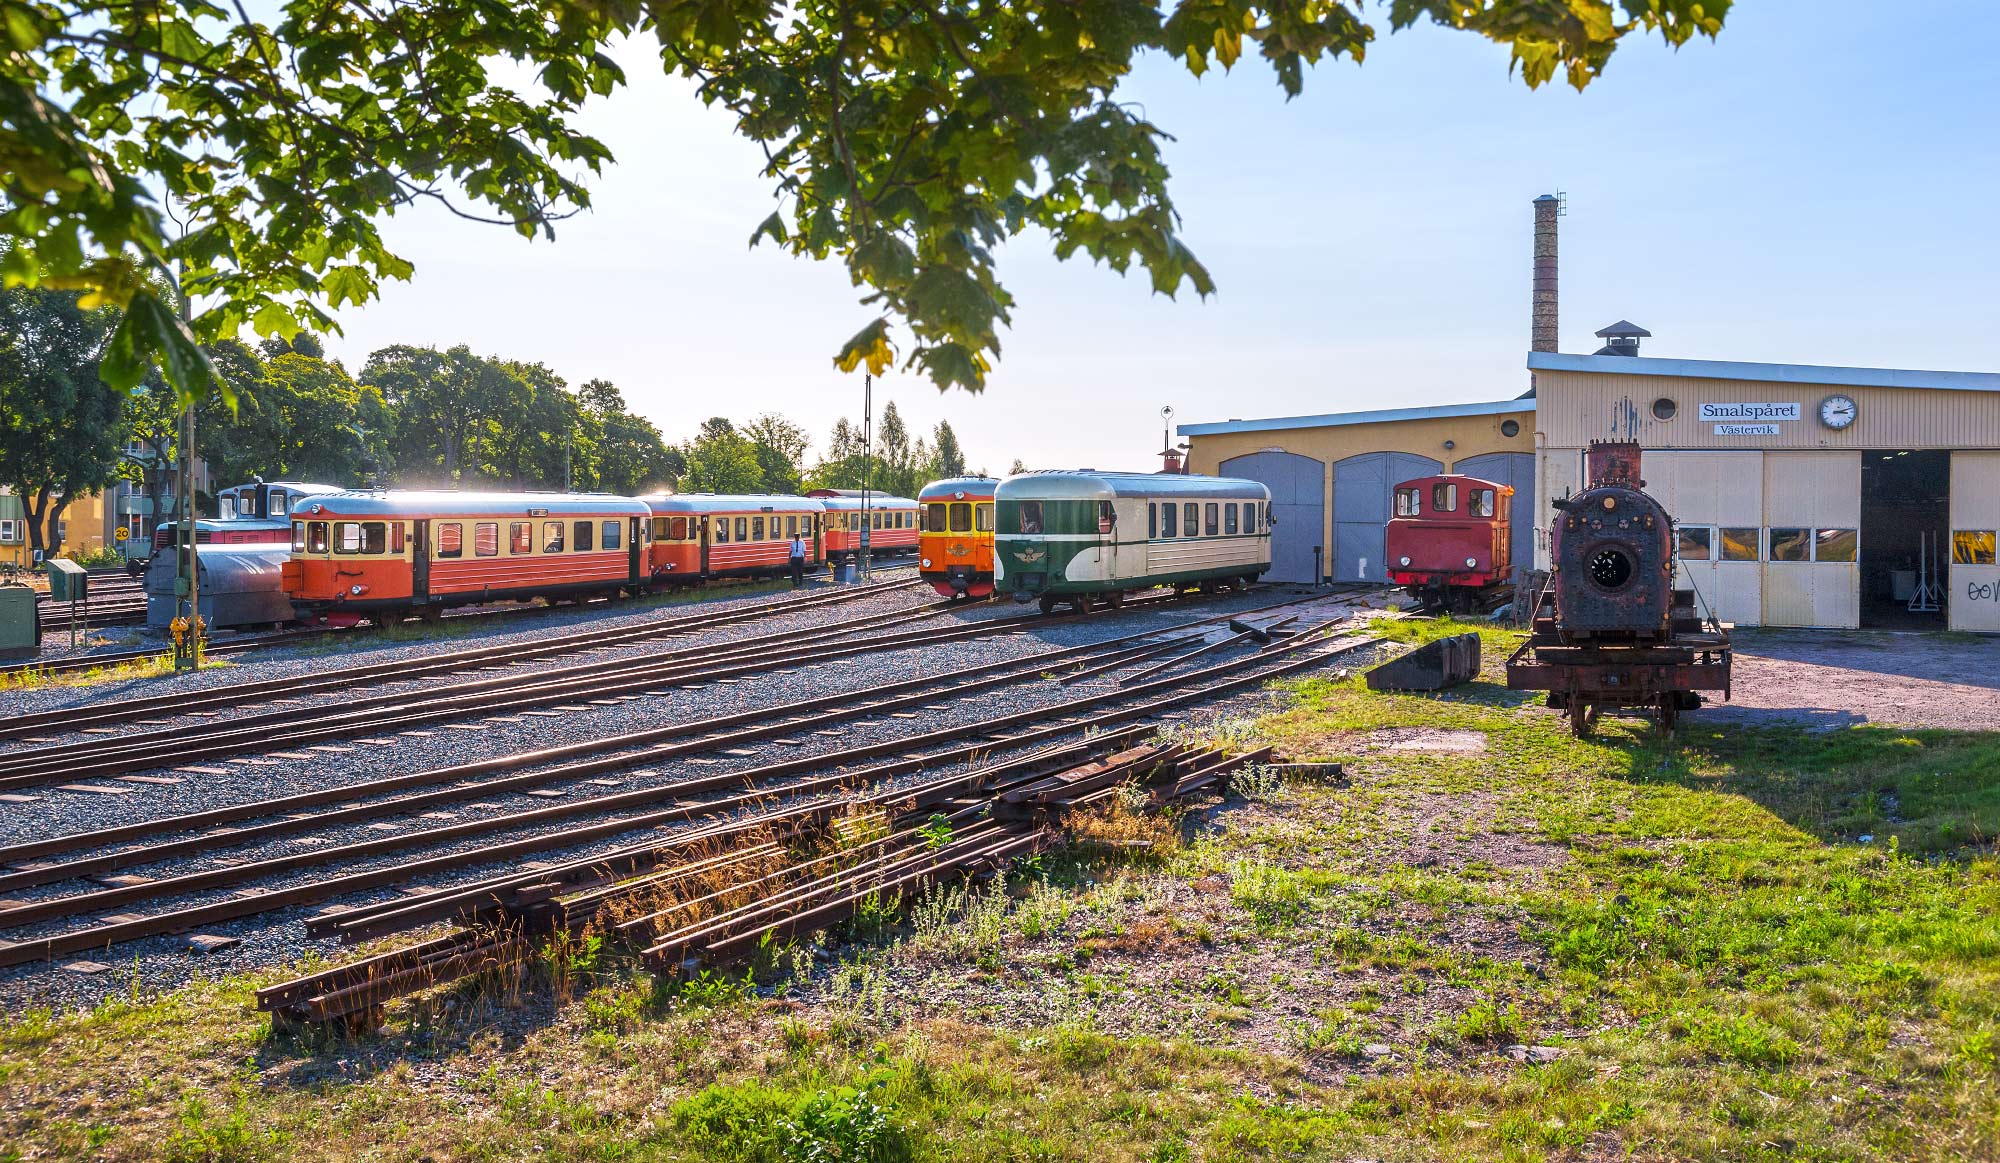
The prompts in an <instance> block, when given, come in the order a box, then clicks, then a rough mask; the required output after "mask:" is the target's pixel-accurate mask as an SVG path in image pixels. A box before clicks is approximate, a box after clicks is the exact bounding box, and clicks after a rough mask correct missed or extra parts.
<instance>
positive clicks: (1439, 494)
mask: <svg viewBox="0 0 2000 1163" xmlns="http://www.w3.org/2000/svg"><path fill="white" fill-rule="evenodd" d="M1431 512H1433V513H1456V512H1458V486H1457V485H1432V486H1431Z"/></svg>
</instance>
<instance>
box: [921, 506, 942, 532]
mask: <svg viewBox="0 0 2000 1163" xmlns="http://www.w3.org/2000/svg"><path fill="white" fill-rule="evenodd" d="M944 510H945V506H944V504H943V503H942V502H934V503H932V504H929V505H925V506H924V532H926V533H942V532H944V522H945V516H944Z"/></svg>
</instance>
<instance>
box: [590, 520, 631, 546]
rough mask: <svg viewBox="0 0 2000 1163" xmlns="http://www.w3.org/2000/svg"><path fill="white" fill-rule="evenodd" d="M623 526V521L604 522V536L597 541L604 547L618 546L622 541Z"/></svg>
mask: <svg viewBox="0 0 2000 1163" xmlns="http://www.w3.org/2000/svg"><path fill="white" fill-rule="evenodd" d="M624 527H625V522H623V521H606V522H605V523H604V536H603V537H601V538H599V539H598V542H597V543H598V544H599V545H602V546H603V547H604V548H606V549H618V548H620V547H621V544H622V542H623V541H624V536H623V533H622V530H623V529H624Z"/></svg>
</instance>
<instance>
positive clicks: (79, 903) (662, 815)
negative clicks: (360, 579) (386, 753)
mask: <svg viewBox="0 0 2000 1163" xmlns="http://www.w3.org/2000/svg"><path fill="white" fill-rule="evenodd" d="M1338 621H1339V620H1337V619H1336V620H1329V621H1327V622H1324V623H1321V624H1319V625H1318V626H1315V627H1313V628H1312V629H1311V630H1308V631H1306V632H1304V633H1302V634H1300V635H1298V636H1296V637H1294V638H1292V639H1290V640H1288V641H1286V642H1284V643H1280V644H1277V645H1274V646H1271V647H1268V648H1266V649H1264V650H1262V651H1258V652H1256V653H1254V654H1251V655H1248V656H1245V657H1243V658H1239V659H1232V660H1229V661H1226V662H1222V663H1217V664H1215V665H1213V666H1209V667H1204V668H1202V669H1200V670H1196V671H1191V672H1188V673H1186V674H1183V675H1179V676H1175V677H1171V678H1164V679H1160V680H1157V681H1155V682H1152V683H1148V684H1145V685H1144V686H1142V687H1134V688H1128V689H1124V690H1118V691H1112V692H1108V693H1105V694H1102V695H1095V696H1089V697H1086V698H1083V699H1075V700H1071V701H1069V702H1065V703H1058V704H1054V705H1051V706H1048V707H1042V708H1035V709H1031V710H1027V711H1021V712H1016V713H1013V714H1009V715H1003V716H999V717H997V718H995V719H993V720H991V721H989V723H988V724H987V726H988V727H989V729H990V728H1008V727H1016V726H1026V725H1028V724H1032V723H1035V722H1039V721H1043V720H1049V719H1067V720H1069V721H1059V722H1055V723H1053V724H1051V725H1050V726H1047V727H1043V728H1040V729H1037V730H1031V731H1028V732H1026V733H1025V734H1022V735H1018V736H1013V737H1008V738H1004V739H1003V740H1002V741H1001V742H1004V743H1005V745H1006V747H1007V748H1008V749H1012V748H1014V747H1021V746H1031V745H1033V744H1035V743H1038V742H1044V741H1052V740H1054V739H1057V738H1060V737H1061V736H1063V735H1065V734H1068V733H1071V732H1074V731H1079V730H1085V729H1088V728H1091V727H1102V726H1109V725H1112V724H1116V723H1123V722H1129V721H1131V720H1134V719H1142V718H1154V717H1157V716H1158V715H1159V714H1160V713H1161V711H1162V710H1164V709H1167V708H1170V707H1177V706H1183V705H1186V704H1189V703H1193V702H1198V701H1202V700H1205V699H1209V698H1213V697H1216V696H1218V695H1220V694H1223V693H1226V692H1230V691H1235V690H1239V689H1242V688H1243V687H1246V686H1250V685H1252V684H1256V683H1260V682H1268V681H1271V680H1273V679H1276V678H1280V677H1283V676H1285V675H1287V674H1291V673H1294V672H1296V671H1299V670H1302V669H1304V668H1306V667H1308V666H1311V665H1314V664H1316V663H1319V662H1323V661H1325V660H1326V659H1327V658H1328V657H1331V656H1332V655H1333V654H1335V653H1345V652H1347V651H1350V650H1354V649H1359V648H1361V647H1363V646H1365V645H1368V644H1370V643H1372V642H1374V641H1377V640H1376V639H1369V638H1355V639H1350V640H1344V641H1341V640H1336V641H1333V642H1328V641H1325V640H1323V639H1322V638H1321V637H1320V635H1321V634H1322V633H1324V632H1326V631H1328V630H1329V628H1331V627H1333V626H1334V625H1336V624H1337V622H1338ZM1309 646H1317V647H1321V649H1319V650H1315V651H1313V652H1311V653H1306V649H1307V647H1309ZM1294 654H1296V655H1302V657H1296V658H1285V657H1284V656H1285V655H1294ZM1273 660H1275V661H1276V664H1275V665H1271V666H1267V667H1260V668H1258V669H1254V670H1248V673H1237V674H1230V673H1228V672H1232V671H1243V670H1246V669H1247V668H1249V667H1250V666H1252V664H1255V663H1262V662H1266V661H1273ZM1210 679H1213V680H1214V681H1212V682H1208V681H1206V680H1210ZM1189 684H1202V685H1197V687H1196V689H1193V690H1173V689H1172V688H1176V687H1184V686H1187V685H1189ZM1154 694H1158V695H1159V696H1160V697H1159V698H1156V699H1152V700H1150V701H1148V702H1147V703H1146V704H1145V705H1142V706H1125V707H1112V708H1111V709H1109V710H1105V711H1102V712H1100V713H1099V714H1096V715H1091V716H1087V717H1086V718H1085V719H1084V720H1083V721H1081V722H1079V721H1076V720H1075V715H1076V713H1077V712H1080V711H1088V710H1090V709H1092V708H1095V707H1100V706H1104V705H1106V704H1110V703H1120V702H1130V701H1132V700H1134V699H1136V698H1138V697H1140V696H1146V695H1154ZM959 734H960V732H959V730H958V729H957V728H952V729H949V730H944V731H932V732H924V733H921V734H918V735H915V736H910V737H906V738H904V739H899V740H887V741H884V742H881V743H877V744H868V745H864V746H862V747H858V748H854V749H851V750H849V751H847V752H845V753H843V754H842V755H841V756H839V758H847V759H860V758H872V757H876V756H882V755H890V754H895V753H897V752H903V753H905V754H904V755H903V757H902V758H899V759H894V760H890V761H888V762H885V763H880V764H877V765H876V766H874V767H871V768H867V769H864V770H863V771H860V772H846V771H842V772H836V773H834V774H831V775H822V776H818V777H815V778H809V779H804V780H799V781H795V782H794V783H792V784H789V785H786V786H785V787H783V788H781V789H775V790H770V789H758V790H754V791H750V792H744V793H740V794H738V795H735V796H731V797H727V798H725V799H723V800H720V801H712V802H708V803H676V804H674V806H672V807H668V808H664V809H658V810H654V811H650V812H645V813H642V814H640V815H636V816H626V817H620V818H617V819H612V820H606V821H599V822H596V823H592V824H588V825H584V826H581V827H576V828H571V829H567V830H564V831H561V832H555V833H544V834H541V835H537V836H528V837H522V838H519V839H515V840H511V841H506V842H502V843H499V844H494V845H491V846H488V847H485V848H480V849H475V850H472V851H469V852H456V853H444V854H439V855H435V856H431V857H426V858H423V859H420V860H416V861H412V862H409V863H405V864H400V865H391V866H387V867H382V868H375V869H369V870H361V871H354V872H349V873H345V874H342V875H339V876H335V877H332V878H329V879H327V880H322V881H316V882H309V883H307V884H303V885H294V886H290V887H287V888H282V889H274V890H271V891H269V892H265V893H259V894H256V895H253V896H236V897H232V898H228V899H225V900H219V901H211V902H207V903H204V904H195V905H189V906H184V907H182V908H179V909H175V910H172V911H169V912H166V913H160V914H155V915H152V916H146V917H139V918H135V919H130V920H119V921H104V922H100V923H99V924H97V925H95V926H91V927H88V928H85V929H81V930H73V931H70V932H66V933H58V934H53V935H48V936H42V937H31V938H25V939H21V940H17V941H11V942H7V943H5V944H0V967H4V966H9V965H20V964H26V963H28V962H33V961H39V960H43V959H45V958H53V957H57V956H62V955H64V954H68V953H74V952H80V951H82V950H86V949H95V948H100V947H105V946H108V945H110V944H115V943H118V942H121V941H128V940H133V939H136V938H139V937H146V936H155V935H159V934H161V933H170V932H178V931H183V930H185V929H187V928H191V927H194V926H197V925H201V924H207V923H211V922H214V921H221V920H233V919H236V918H239V917H244V916H251V915H256V914H258V913H263V912H270V911H276V910H278V909H282V908H288V907H291V906H294V905H300V904H312V903H318V902H322V901H326V900H330V899H334V898H337V897H339V896H343V895H346V894H348V893H351V892H356V891H363V890H366V889H369V888H376V887H381V886H384V885H389V884H395V883H399V882H402V881H407V880H409V879H411V878H412V877H415V876H422V875H425V874H427V873H430V872H434V871H445V870H452V869H457V868H463V867H469V866H477V865H480V864H493V863H501V862H504V861H507V860H510V859H514V858H517V857H521V856H527V855H532V854H536V853H541V852H547V851H551V850H555V849H559V848H563V847H574V846H576V845H578V844H583V843H588V842H591V841H594V840H599V839H605V838H609V837H613V836H617V835H621V834H624V833H628V832H632V831H637V830H639V829H643V828H651V827H656V826H660V825H666V824H673V823H679V822H682V821H685V820H687V819H691V818H695V817H698V816H707V815H721V814H725V813H727V812H729V811H731V810H734V809H736V808H740V807H743V806H751V805H761V804H764V803H766V802H767V801H768V800H769V799H770V797H771V796H772V795H774V794H776V795H782V796H785V797H788V798H789V797H796V796H803V795H813V794H818V793H821V792H825V791H829V790H833V789H837V788H840V787H845V786H855V785H858V784H864V783H870V782H879V781H881V780H885V779H889V778H893V777H894V776H897V775H901V774H905V773H907V772H910V771H917V770H922V769H924V768H925V767H928V766H933V765H939V764H947V763H959V762H965V761H967V760H975V761H976V760H977V758H978V757H980V756H984V755H987V754H990V753H991V752H992V751H993V750H995V749H996V743H995V742H994V741H992V740H990V739H989V740H982V741H980V742H976V743H954V741H953V739H954V737H955V736H957V735H959ZM940 743H942V744H945V745H946V748H945V750H943V751H941V752H937V753H930V754H908V753H909V752H911V750H912V749H913V748H918V747H928V746H932V745H936V744H940ZM827 762H828V760H827V759H826V758H825V757H818V756H813V757H805V758H801V759H797V760H791V761H785V762H780V763H775V764H768V765H765V766H763V767H760V768H752V769H749V770H746V771H741V772H735V773H731V774H729V775H726V776H718V777H710V778H707V779H701V780H691V781H681V782H678V783H675V784H670V785H665V786H662V787H657V788H645V789H638V790H636V791H632V792H624V793H616V794H612V795H606V796H599V797H593V798H591V799H590V800H587V801H581V802H578V803H572V804H562V805H556V806H554V807H551V808H545V809H540V810H536V811H530V812H523V813H517V814H514V815H512V816H510V817H504V818H500V819H493V820H482V821H473V822H470V823H469V824H466V825H453V826H448V827H444V828H438V829H432V830H430V831H429V832H428V833H425V835H426V836H427V837H428V838H430V839H433V840H444V841H449V840H453V839H458V838H462V837H463V836H465V835H470V834H474V833H475V832H479V831H492V830H498V829H499V828H507V827H532V826H534V825H536V824H538V823H544V822H549V821H551V820H555V819H561V818H567V817H570V816H574V815H580V814H584V813H586V812H592V811H595V812H602V811H610V810H617V809H620V808H624V807H628V806H647V805H654V804H658V803H659V802H661V801H663V800H669V799H673V798H675V797H677V796H679V795H684V794H687V793H688V792H689V791H691V790H696V787H695V785H702V786H701V787H700V789H699V790H712V789H713V788H714V787H717V786H731V785H733V786H739V787H741V786H755V785H757V784H760V783H764V782H768V781H770V780H773V779H776V778H778V777H781V776H784V775H791V774H795V773H798V772H801V771H809V770H812V769H813V768H815V767H823V766H825V765H826V763H827ZM370 843H373V842H362V843H361V844H359V845H350V846H348V851H349V852H353V851H354V850H355V849H364V850H365V849H366V848H367V847H368V845H369V844H370ZM307 855H319V854H307ZM297 866H298V865H296V864H295V863H294V858H286V857H281V858H276V859H274V860H270V861H265V862H261V864H258V865H243V866H238V867H235V868H227V869H218V870H212V871H209V872H201V873H190V874H185V875H183V876H180V877H174V878H167V879H163V880H158V881H149V882H146V883H143V884H138V885H130V886H125V887H118V888H107V889H104V890H102V891H99V892H94V893H86V894H80V895H77V896H73V897H64V898H59V901H46V902H36V903H33V904H29V905H26V906H23V907H22V908H20V909H16V910H13V911H10V912H8V913H0V926H4V927H7V928H14V927H18V926H19V925H22V924H27V923H31V922H30V920H29V919H28V918H30V917H35V915H36V914H41V915H40V916H39V917H38V918H37V919H44V920H45V919H50V918H51V917H53V916H55V915H75V914H77V913H80V912H98V911H101V910H103V909H105V908H107V907H109V906H113V905H118V904H123V903H126V902H128V901H133V900H140V899H147V898H149V897H153V896H160V895H166V894H167V893H170V892H175V891H203V890H206V889H208V888H211V887H215V886H216V885H218V884H228V883H235V882H237V880H239V879H241V878H242V876H241V874H243V873H244V872H246V871H249V872H251V873H252V874H253V875H266V874H269V873H273V872H282V871H287V870H289V869H290V868H293V867H297ZM58 903H60V905H61V907H53V906H56V905H58Z"/></svg>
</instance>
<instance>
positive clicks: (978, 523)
mask: <svg viewBox="0 0 2000 1163" xmlns="http://www.w3.org/2000/svg"><path fill="white" fill-rule="evenodd" d="M972 530H973V532H975V533H991V532H993V502H991V501H988V502H986V503H985V504H983V505H975V506H974V507H973V510H972Z"/></svg>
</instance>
